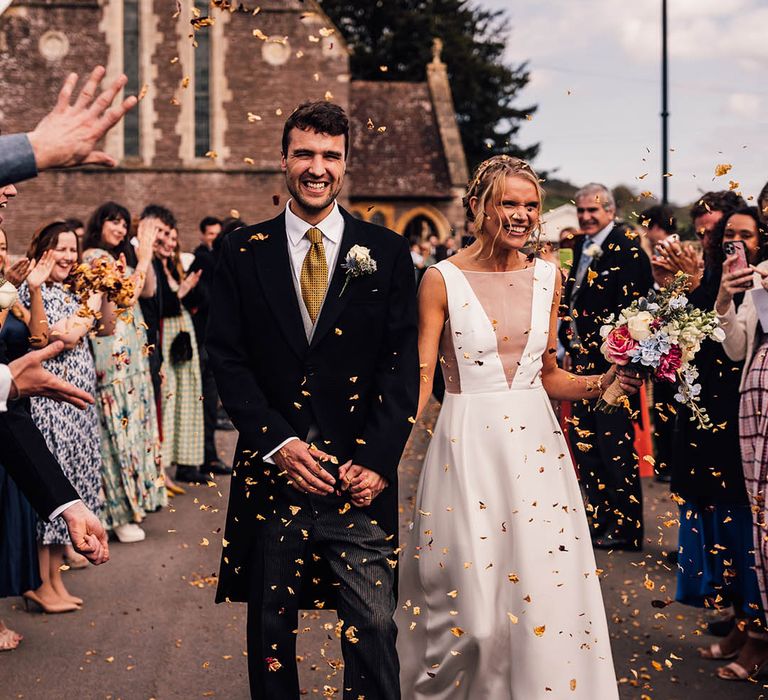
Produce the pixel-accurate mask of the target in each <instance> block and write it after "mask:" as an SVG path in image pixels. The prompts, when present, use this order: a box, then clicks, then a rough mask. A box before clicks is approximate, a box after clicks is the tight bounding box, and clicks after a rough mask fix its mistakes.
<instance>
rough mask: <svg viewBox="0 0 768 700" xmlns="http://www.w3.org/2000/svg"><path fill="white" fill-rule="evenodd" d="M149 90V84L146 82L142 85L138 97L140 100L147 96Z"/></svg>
mask: <svg viewBox="0 0 768 700" xmlns="http://www.w3.org/2000/svg"><path fill="white" fill-rule="evenodd" d="M148 90H149V85H147V84H146V83H144V85H142V86H141V90H139V95H138V97H137V99H138V101H139V102H141V101H142V100H143V99H144V98H145V97H146V96H147V92H148Z"/></svg>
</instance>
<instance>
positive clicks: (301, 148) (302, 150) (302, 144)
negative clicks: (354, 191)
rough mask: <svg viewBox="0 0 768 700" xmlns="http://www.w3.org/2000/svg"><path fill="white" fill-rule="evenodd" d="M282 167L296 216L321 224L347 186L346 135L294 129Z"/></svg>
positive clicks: (283, 157)
mask: <svg viewBox="0 0 768 700" xmlns="http://www.w3.org/2000/svg"><path fill="white" fill-rule="evenodd" d="M281 167H282V169H283V172H284V173H285V182H286V185H287V186H288V191H289V192H290V193H291V197H293V202H292V205H291V209H292V211H293V212H294V214H296V215H297V216H299V217H301V218H302V219H304V220H305V221H308V222H309V223H317V222H319V221H322V219H323V218H325V216H326V215H327V214H328V212H329V211H330V210H331V207H332V206H333V202H334V200H335V199H336V197H337V196H338V194H339V192H340V191H341V186H342V185H343V184H344V171H345V169H346V159H345V157H344V136H343V135H339V136H330V135H329V134H321V133H318V132H317V131H311V130H309V131H304V130H302V129H298V128H293V129H291V131H290V133H289V139H288V153H287V154H283V156H282V160H281Z"/></svg>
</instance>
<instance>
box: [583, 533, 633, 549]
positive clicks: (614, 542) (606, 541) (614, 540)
mask: <svg viewBox="0 0 768 700" xmlns="http://www.w3.org/2000/svg"><path fill="white" fill-rule="evenodd" d="M592 546H593V547H594V548H595V549H619V550H621V551H624V552H641V551H642V550H643V548H642V546H641V545H638V544H636V543H635V542H632V541H630V540H625V539H622V538H620V537H612V536H611V535H603V536H602V537H595V538H594V539H593V540H592Z"/></svg>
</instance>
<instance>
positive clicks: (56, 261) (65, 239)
mask: <svg viewBox="0 0 768 700" xmlns="http://www.w3.org/2000/svg"><path fill="white" fill-rule="evenodd" d="M52 250H53V269H52V270H51V276H50V279H51V281H52V282H63V281H64V280H65V279H67V277H69V273H70V272H72V268H73V267H74V266H75V265H77V236H76V235H75V234H74V232H72V231H62V232H61V233H60V234H59V239H58V241H56V245H55V246H53V248H52Z"/></svg>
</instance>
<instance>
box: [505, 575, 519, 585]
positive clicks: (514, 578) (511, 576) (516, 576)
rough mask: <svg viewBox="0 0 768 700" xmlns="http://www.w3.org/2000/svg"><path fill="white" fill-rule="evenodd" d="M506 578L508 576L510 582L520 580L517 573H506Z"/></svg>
mask: <svg viewBox="0 0 768 700" xmlns="http://www.w3.org/2000/svg"><path fill="white" fill-rule="evenodd" d="M507 578H508V579H509V580H510V581H511V582H512V583H518V582H519V581H520V578H519V577H518V575H517V574H507Z"/></svg>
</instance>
